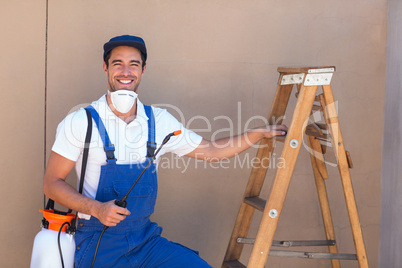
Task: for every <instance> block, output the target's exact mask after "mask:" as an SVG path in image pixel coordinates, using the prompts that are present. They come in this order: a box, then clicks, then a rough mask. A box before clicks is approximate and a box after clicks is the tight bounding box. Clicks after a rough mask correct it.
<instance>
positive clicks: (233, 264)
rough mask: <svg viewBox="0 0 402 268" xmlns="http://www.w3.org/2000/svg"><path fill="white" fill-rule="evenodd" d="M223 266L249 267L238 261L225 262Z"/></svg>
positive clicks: (233, 267)
mask: <svg viewBox="0 0 402 268" xmlns="http://www.w3.org/2000/svg"><path fill="white" fill-rule="evenodd" d="M223 266H224V267H226V268H246V267H247V266H245V265H243V264H242V263H241V262H239V261H238V260H233V261H224V262H223Z"/></svg>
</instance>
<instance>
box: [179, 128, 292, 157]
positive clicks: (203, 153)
mask: <svg viewBox="0 0 402 268" xmlns="http://www.w3.org/2000/svg"><path fill="white" fill-rule="evenodd" d="M287 130H288V128H287V127H286V126H285V125H272V126H264V127H259V128H254V129H251V130H249V131H247V132H244V133H243V134H240V135H237V136H234V137H227V138H222V139H218V140H216V141H208V140H205V139H203V140H202V141H201V143H200V145H199V146H198V147H197V148H196V149H194V150H193V151H192V152H190V153H188V154H187V155H186V156H189V157H192V158H197V159H203V160H205V161H209V162H215V161H219V160H221V159H225V158H230V157H233V156H235V155H236V154H239V153H241V152H243V151H244V150H246V149H248V148H250V147H251V146H252V145H254V144H256V143H257V142H258V141H260V140H261V139H262V138H272V137H275V136H283V135H286V132H287Z"/></svg>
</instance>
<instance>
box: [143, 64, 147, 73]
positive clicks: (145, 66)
mask: <svg viewBox="0 0 402 268" xmlns="http://www.w3.org/2000/svg"><path fill="white" fill-rule="evenodd" d="M146 68H147V64H145V65H144V67H142V74H144V72H145V69H146Z"/></svg>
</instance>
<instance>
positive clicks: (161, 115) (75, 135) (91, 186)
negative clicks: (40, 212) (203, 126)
mask: <svg viewBox="0 0 402 268" xmlns="http://www.w3.org/2000/svg"><path fill="white" fill-rule="evenodd" d="M91 105H92V106H93V107H94V108H95V110H96V111H97V112H98V113H99V116H100V118H101V119H102V121H103V124H104V125H105V128H106V131H107V133H108V134H109V138H110V140H111V142H112V143H113V144H114V147H115V152H114V153H115V157H116V159H117V164H135V163H142V162H144V161H145V160H146V154H147V141H148V122H147V120H148V117H147V116H146V114H145V110H144V105H143V104H142V103H141V102H140V101H139V100H138V99H137V117H136V118H135V120H134V121H132V122H131V123H129V124H127V123H126V122H124V121H123V120H121V119H120V118H118V117H117V116H116V115H115V114H114V113H113V112H112V111H111V109H110V108H109V106H108V105H107V102H106V96H105V95H104V96H102V97H101V98H100V99H99V100H97V101H94V102H93V103H92V104H91ZM152 109H153V112H154V117H155V140H156V143H157V148H159V146H160V145H161V144H162V141H163V139H164V138H165V136H166V135H168V134H169V133H172V132H173V131H176V130H181V131H182V133H181V134H180V135H178V136H174V137H172V138H171V139H170V140H169V142H168V143H167V144H165V145H164V147H163V148H162V149H161V151H160V152H159V153H158V155H157V158H156V162H157V161H158V158H159V157H160V156H162V155H163V154H164V153H167V152H172V153H175V154H177V155H178V156H183V155H185V154H188V153H190V152H191V151H193V150H194V149H195V148H197V147H198V145H199V144H200V143H201V140H202V137H201V136H199V135H198V134H196V133H194V132H193V131H191V130H188V129H186V128H184V127H183V125H182V124H181V123H180V122H179V121H177V120H176V118H174V117H173V116H172V115H171V114H170V113H169V112H168V111H166V110H165V109H160V108H155V107H152ZM87 127H88V120H87V116H86V112H85V110H84V109H80V110H78V111H76V112H73V113H71V114H69V115H68V116H67V117H66V118H65V119H64V120H63V121H62V122H61V123H60V124H59V126H58V127H57V134H56V140H55V142H54V145H53V147H52V151H54V152H55V153H57V154H59V155H61V156H63V157H65V158H67V159H70V160H72V161H75V162H76V165H75V169H76V172H77V177H78V180H79V176H80V173H81V165H82V154H83V151H84V149H83V148H84V142H85V136H86V131H87ZM105 164H106V154H105V151H104V149H103V142H102V140H101V138H100V135H99V131H98V128H97V127H96V124H95V122H93V129H92V138H91V145H90V148H89V154H88V162H87V168H86V173H85V181H84V189H83V194H84V195H85V196H87V197H90V198H93V199H95V197H96V192H97V189H98V182H99V177H100V169H101V166H102V165H105ZM77 185H79V181H78V182H77ZM80 216H81V217H84V218H88V217H85V216H84V215H80Z"/></svg>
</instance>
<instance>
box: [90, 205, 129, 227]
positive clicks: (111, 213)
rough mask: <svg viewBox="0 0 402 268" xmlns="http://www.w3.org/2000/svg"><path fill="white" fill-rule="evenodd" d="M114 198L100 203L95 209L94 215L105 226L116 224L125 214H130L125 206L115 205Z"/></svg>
mask: <svg viewBox="0 0 402 268" xmlns="http://www.w3.org/2000/svg"><path fill="white" fill-rule="evenodd" d="M114 202H115V200H111V201H109V202H105V203H100V206H99V207H98V208H97V209H96V213H95V214H94V216H95V217H96V218H97V219H98V220H99V221H100V222H101V223H102V224H104V225H106V226H116V225H117V224H118V223H119V222H121V221H122V220H124V219H125V218H126V216H128V215H130V211H129V210H128V209H126V208H122V207H119V206H117V205H116V204H115V203H114Z"/></svg>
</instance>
